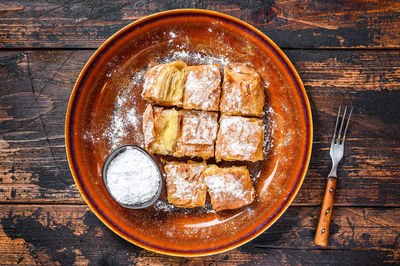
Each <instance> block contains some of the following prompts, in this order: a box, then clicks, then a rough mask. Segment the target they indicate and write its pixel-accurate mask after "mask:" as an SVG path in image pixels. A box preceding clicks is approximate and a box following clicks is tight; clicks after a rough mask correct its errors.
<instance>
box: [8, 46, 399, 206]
mask: <svg viewBox="0 0 400 266" xmlns="http://www.w3.org/2000/svg"><path fill="white" fill-rule="evenodd" d="M285 52H286V54H287V55H288V56H289V58H290V59H291V60H292V62H293V63H294V64H295V66H296V68H297V70H298V71H299V74H300V76H301V78H302V80H303V81H304V84H305V87H306V90H307V92H308V95H309V97H310V101H311V107H312V111H313V120H314V128H315V131H314V144H313V152H312V158H311V163H310V167H309V170H308V173H307V176H306V178H305V181H304V183H303V186H302V188H301V190H300V192H299V194H298V195H297V197H296V199H295V202H294V205H297V206H299V205H304V206H317V205H319V204H321V199H322V197H323V192H324V189H325V186H326V175H327V174H328V173H329V170H330V166H331V162H330V157H329V143H330V141H331V134H332V132H331V131H332V128H334V124H335V117H336V111H337V106H338V105H340V104H348V105H353V106H354V115H353V116H352V122H351V123H350V126H349V132H348V138H347V139H346V147H345V155H344V159H343V161H342V162H341V164H340V165H339V169H338V174H339V175H340V179H339V180H338V190H337V193H336V199H335V205H337V206H399V205H400V190H399V189H398V188H399V183H398V182H399V181H398V180H399V177H400V139H399V137H398V132H400V116H399V114H400V86H399V85H400V78H399V77H400V51H390V50H388V51H350V50H346V51H337V50H329V51H326V50H325V51H320V50H308V51H299V50H296V51H293V50H290V51H285ZM92 53H93V51H87V50H78V51H76V50H47V51H40V50H34V51H7V52H6V51H3V52H0V79H1V80H2V89H1V90H0V106H1V107H0V161H1V162H2V163H1V164H0V192H1V193H0V203H1V202H2V203H7V202H19V203H28V202H29V203H34V202H36V203H40V202H49V203H52V202H53V203H78V204H84V201H83V199H82V198H81V196H80V194H79V192H78V190H77V188H76V186H75V184H74V181H73V179H72V176H71V174H70V171H69V168H68V163H67V158H66V154H65V146H64V119H65V111H66V107H67V104H68V99H69V95H70V92H71V90H72V87H73V85H74V82H75V80H76V78H77V76H78V74H79V72H80V71H81V69H82V67H83V66H84V64H85V62H86V61H87V60H88V58H89V57H90V55H91V54H92Z"/></svg>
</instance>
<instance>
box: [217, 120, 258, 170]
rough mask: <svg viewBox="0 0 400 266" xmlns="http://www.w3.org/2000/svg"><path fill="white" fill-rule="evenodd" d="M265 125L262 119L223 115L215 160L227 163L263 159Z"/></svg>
mask: <svg viewBox="0 0 400 266" xmlns="http://www.w3.org/2000/svg"><path fill="white" fill-rule="evenodd" d="M263 145H264V124H263V121H262V120H261V119H258V118H249V117H241V116H229V115H222V116H221V119H220V126H219V130H218V136H217V142H216V144H215V158H216V160H217V161H220V160H221V159H223V160H226V161H235V160H238V161H251V162H255V161H259V160H262V159H263Z"/></svg>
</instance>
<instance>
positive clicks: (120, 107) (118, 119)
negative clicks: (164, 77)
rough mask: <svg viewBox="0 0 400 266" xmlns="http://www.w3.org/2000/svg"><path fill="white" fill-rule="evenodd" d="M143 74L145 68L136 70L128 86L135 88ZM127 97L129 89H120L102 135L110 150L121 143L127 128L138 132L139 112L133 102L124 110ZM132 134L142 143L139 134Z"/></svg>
mask: <svg viewBox="0 0 400 266" xmlns="http://www.w3.org/2000/svg"><path fill="white" fill-rule="evenodd" d="M144 74H145V70H142V71H139V72H137V73H136V74H135V75H134V76H133V77H132V79H131V82H130V87H131V88H135V87H136V86H138V85H139V84H141V83H142V81H143V77H144ZM128 97H129V90H124V91H121V93H119V94H118V96H117V100H116V102H115V106H114V111H113V113H112V115H111V123H110V125H109V127H108V128H107V129H106V130H105V132H104V133H103V137H105V138H106V139H107V140H108V141H109V143H110V147H111V150H114V149H116V148H118V146H120V145H121V141H122V140H123V139H124V138H126V137H127V130H128V128H130V127H133V130H134V131H138V132H140V128H141V125H140V121H139V116H140V114H139V113H138V112H137V110H136V108H135V104H134V105H133V107H132V108H130V109H128V110H127V111H126V110H125V112H124V107H125V105H126V104H127V103H128ZM134 136H135V138H137V139H136V141H137V143H138V144H140V143H142V141H141V139H138V138H140V136H141V134H135V135H134ZM132 137H133V136H132Z"/></svg>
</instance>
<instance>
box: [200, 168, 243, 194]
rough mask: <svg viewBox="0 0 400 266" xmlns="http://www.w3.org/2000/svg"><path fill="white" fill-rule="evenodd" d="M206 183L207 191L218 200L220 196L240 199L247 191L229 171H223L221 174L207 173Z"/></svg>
mask: <svg viewBox="0 0 400 266" xmlns="http://www.w3.org/2000/svg"><path fill="white" fill-rule="evenodd" d="M206 184H207V187H208V190H209V192H210V193H212V194H213V197H214V198H216V199H218V200H219V199H220V197H223V198H226V197H228V198H236V199H242V198H244V197H245V196H246V194H247V193H248V191H247V190H246V189H245V188H244V187H243V185H242V183H241V182H239V181H238V180H236V178H235V176H233V175H231V174H229V173H225V174H224V175H223V176H221V175H218V174H215V175H208V176H207V177H206Z"/></svg>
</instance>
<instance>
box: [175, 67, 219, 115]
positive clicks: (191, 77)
mask: <svg viewBox="0 0 400 266" xmlns="http://www.w3.org/2000/svg"><path fill="white" fill-rule="evenodd" d="M220 85H221V73H220V69H219V65H201V66H189V67H188V68H187V76H186V81H185V89H184V93H183V108H185V109H196V110H203V111H218V108H219V99H220V96H221V86H220Z"/></svg>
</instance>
